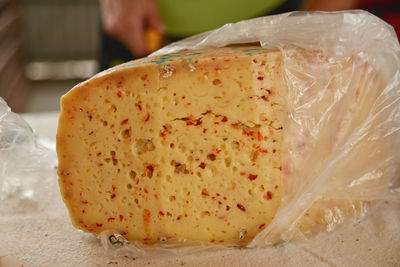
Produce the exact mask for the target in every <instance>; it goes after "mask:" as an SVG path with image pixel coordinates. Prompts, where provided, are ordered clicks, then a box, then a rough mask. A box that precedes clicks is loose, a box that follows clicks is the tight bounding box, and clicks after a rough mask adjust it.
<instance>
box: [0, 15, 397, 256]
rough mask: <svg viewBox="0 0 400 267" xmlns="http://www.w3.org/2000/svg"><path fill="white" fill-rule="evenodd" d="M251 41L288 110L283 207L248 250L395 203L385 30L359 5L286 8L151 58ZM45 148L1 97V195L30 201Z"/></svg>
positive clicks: (390, 48)
mask: <svg viewBox="0 0 400 267" xmlns="http://www.w3.org/2000/svg"><path fill="white" fill-rule="evenodd" d="M254 42H259V43H260V44H261V46H263V47H266V48H270V49H279V50H280V51H281V53H282V58H283V65H282V66H283V73H284V78H285V82H286V88H284V90H285V92H283V93H282V95H283V96H284V102H285V110H286V111H287V114H286V115H287V116H286V119H285V121H284V129H285V131H284V135H285V136H284V140H285V141H284V148H283V151H284V152H283V155H282V168H283V178H282V179H283V185H284V188H283V190H284V191H283V193H284V194H283V198H282V204H281V206H280V208H279V210H278V212H277V214H276V215H275V218H274V220H273V221H272V223H271V224H270V225H269V226H268V227H266V228H265V229H264V230H263V231H262V232H261V233H260V234H259V235H258V236H256V238H255V239H254V240H253V241H252V242H251V243H250V244H249V245H248V247H260V246H266V245H272V244H277V243H279V242H281V241H289V240H292V239H294V238H299V237H300V238H305V237H308V236H312V235H313V234H315V233H318V232H320V231H325V232H330V231H333V230H334V229H335V228H336V226H337V225H340V224H342V223H343V222H345V221H346V220H347V221H349V219H353V220H358V219H360V218H362V217H363V216H364V215H365V214H366V212H367V211H368V210H370V207H371V206H374V205H378V203H379V202H380V201H382V200H385V199H391V200H395V201H399V200H400V173H399V166H400V154H399V153H398V151H400V90H399V89H400V74H399V71H400V46H399V43H398V41H397V39H396V35H395V33H394V31H393V29H392V28H391V27H390V26H389V25H387V24H386V23H384V22H383V21H381V20H380V19H378V18H376V17H374V16H373V15H371V14H369V13H367V12H364V11H352V12H334V13H322V12H319V13H307V12H293V13H286V14H282V15H276V16H269V17H262V18H257V19H253V20H248V21H242V22H239V23H235V24H227V25H225V26H223V27H222V28H220V29H217V30H215V31H211V32H207V33H204V34H200V35H197V36H194V37H191V38H188V39H185V40H182V41H179V42H176V43H173V44H171V45H169V46H167V47H165V48H162V49H161V50H159V51H157V52H156V53H154V54H153V55H161V54H166V53H172V52H177V51H180V50H182V49H200V48H208V47H222V46H227V45H231V44H240V43H254ZM50 154H51V152H48V151H47V150H45V149H43V148H41V147H40V146H39V147H38V146H37V145H36V142H35V138H34V136H33V134H32V131H31V130H30V128H29V127H28V126H27V125H26V123H24V122H23V121H21V120H20V119H19V118H18V117H17V116H16V115H14V114H12V113H10V112H9V109H8V108H7V106H6V104H5V103H4V101H1V102H0V157H1V164H0V167H1V173H0V175H1V176H0V186H1V188H0V199H1V200H7V198H8V197H9V196H13V198H14V199H15V196H17V199H19V200H31V202H32V203H36V204H37V201H36V202H35V199H36V198H35V195H36V196H37V195H38V194H42V193H43V191H40V190H42V189H40V188H41V185H43V184H45V183H44V180H43V179H47V178H44V177H47V175H45V174H43V173H40V171H39V170H43V167H44V169H45V170H48V171H49V175H50V176H52V175H54V172H53V173H51V172H52V168H51V164H52V163H51V161H52V159H53V157H52V156H49V155H50ZM54 179H55V178H54ZM38 185H40V186H38ZM38 188H39V189H38ZM33 189H34V190H33ZM37 190H39V191H37ZM17 204H18V203H17ZM19 205H20V206H21V204H19ZM6 206H7V205H4V207H6ZM0 207H1V208H2V209H3V207H2V206H0ZM7 212H10V210H8V211H7ZM100 240H101V242H102V244H103V246H104V248H105V249H106V250H107V251H109V252H111V253H113V254H114V255H122V256H127V255H132V256H155V255H164V254H165V253H167V254H168V253H176V254H187V253H195V252H198V251H204V250H207V249H209V250H215V249H216V248H217V247H218V248H221V249H222V248H224V247H219V246H216V245H212V244H209V243H201V242H196V241H190V240H169V241H167V242H165V243H160V244H157V245H154V246H151V247H150V246H145V245H142V244H140V243H137V242H127V241H126V240H125V239H124V238H123V237H122V236H121V235H119V234H118V233H115V232H113V231H106V232H103V233H102V234H100ZM225 249H226V248H225Z"/></svg>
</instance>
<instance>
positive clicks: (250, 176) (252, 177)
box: [249, 173, 258, 181]
mask: <svg viewBox="0 0 400 267" xmlns="http://www.w3.org/2000/svg"><path fill="white" fill-rule="evenodd" d="M257 177H258V175H257V174H251V173H250V174H249V180H250V181H254V180H255V179H257Z"/></svg>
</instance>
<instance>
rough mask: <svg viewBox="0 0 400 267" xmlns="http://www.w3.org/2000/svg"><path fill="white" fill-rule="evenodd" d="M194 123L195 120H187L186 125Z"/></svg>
mask: <svg viewBox="0 0 400 267" xmlns="http://www.w3.org/2000/svg"><path fill="white" fill-rule="evenodd" d="M193 124H194V123H193V121H188V122H186V125H187V126H189V125H193Z"/></svg>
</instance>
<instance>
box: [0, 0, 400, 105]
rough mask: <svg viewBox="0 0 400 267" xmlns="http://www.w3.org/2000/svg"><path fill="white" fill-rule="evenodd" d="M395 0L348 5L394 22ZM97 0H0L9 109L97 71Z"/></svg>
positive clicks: (1, 91)
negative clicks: (383, 7) (387, 15)
mask: <svg viewBox="0 0 400 267" xmlns="http://www.w3.org/2000/svg"><path fill="white" fill-rule="evenodd" d="M215 1H217V0H215ZM340 1H346V0H337V3H339V2H340ZM297 2H299V1H297ZM310 2H321V1H318V0H314V1H310ZM322 2H325V3H328V2H327V1H322ZM332 2H336V1H330V3H332ZM347 2H348V1H347ZM376 2H379V3H381V4H382V3H386V4H388V6H389V8H388V6H387V7H386V9H382V8H381V7H379V6H378V7H376ZM399 2H400V1H398V0H394V1H393V0H381V1H374V0H364V1H362V0H357V1H355V2H354V0H353V4H352V6H353V7H354V8H364V9H367V10H369V11H372V12H374V13H375V14H377V15H382V14H383V15H385V12H386V13H387V11H388V10H390V11H391V12H392V13H391V15H390V16H389V17H388V18H389V19H386V20H387V21H388V22H389V23H392V24H393V25H395V24H396V23H397V25H398V24H399V11H400V3H399ZM99 5H100V4H99V0H0V96H1V97H2V98H4V99H5V100H6V102H7V103H8V104H9V106H10V107H11V108H12V110H13V111H15V112H20V113H21V112H25V113H32V112H48V111H58V110H59V99H60V97H61V95H63V94H64V93H66V92H67V91H68V90H69V89H71V88H72V87H73V86H74V85H76V84H77V83H79V82H81V81H83V80H85V79H87V78H89V77H91V76H92V75H94V74H95V73H97V72H98V71H99V68H100V67H99V66H100V65H99V61H98V58H99V53H100V49H101V41H100V40H101V36H102V35H101V16H100V7H99ZM310 7H311V6H310ZM310 10H311V8H310Z"/></svg>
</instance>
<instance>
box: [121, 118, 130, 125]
mask: <svg viewBox="0 0 400 267" xmlns="http://www.w3.org/2000/svg"><path fill="white" fill-rule="evenodd" d="M128 120H129V119H125V120H123V121H121V123H120V124H121V125H123V124H126V123H128Z"/></svg>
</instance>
